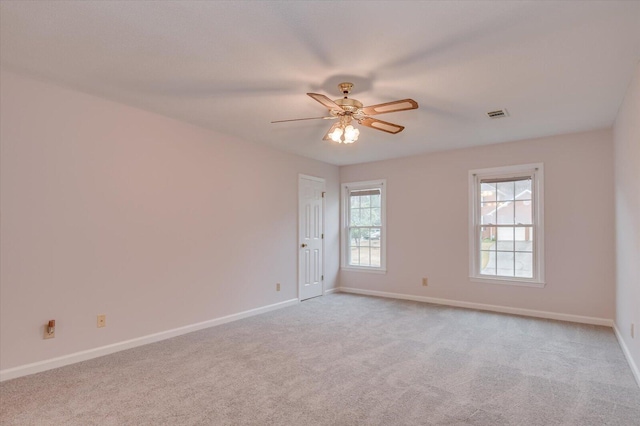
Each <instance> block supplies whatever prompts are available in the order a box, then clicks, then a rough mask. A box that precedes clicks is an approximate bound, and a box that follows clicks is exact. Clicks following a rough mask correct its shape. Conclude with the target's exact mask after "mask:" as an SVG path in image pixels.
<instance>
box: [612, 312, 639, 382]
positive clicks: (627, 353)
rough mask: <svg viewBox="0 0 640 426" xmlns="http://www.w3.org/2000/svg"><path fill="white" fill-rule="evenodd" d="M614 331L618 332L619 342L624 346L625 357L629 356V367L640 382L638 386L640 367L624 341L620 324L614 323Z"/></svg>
mask: <svg viewBox="0 0 640 426" xmlns="http://www.w3.org/2000/svg"><path fill="white" fill-rule="evenodd" d="M613 331H614V332H615V333H616V337H617V338H618V343H619V344H620V347H621V348H622V353H624V357H625V358H627V362H628V363H629V367H631V372H632V373H633V377H634V378H635V379H636V383H637V384H638V386H640V369H638V366H637V365H636V363H635V361H634V360H633V358H632V357H631V351H629V348H628V347H627V344H626V343H624V340H622V333H620V330H619V329H618V326H617V325H616V324H615V323H614V324H613Z"/></svg>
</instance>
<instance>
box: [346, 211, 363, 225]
mask: <svg viewBox="0 0 640 426" xmlns="http://www.w3.org/2000/svg"><path fill="white" fill-rule="evenodd" d="M360 211H361V209H351V215H350V217H349V219H350V223H349V225H350V226H360V224H361V223H362V220H361V219H360Z"/></svg>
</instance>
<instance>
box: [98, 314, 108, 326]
mask: <svg viewBox="0 0 640 426" xmlns="http://www.w3.org/2000/svg"><path fill="white" fill-rule="evenodd" d="M106 326H107V316H106V315H98V328H102V327H106Z"/></svg>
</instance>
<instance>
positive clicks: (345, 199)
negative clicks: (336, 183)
mask: <svg viewBox="0 0 640 426" xmlns="http://www.w3.org/2000/svg"><path fill="white" fill-rule="evenodd" d="M386 187H387V181H386V179H377V180H369V181H363V182H349V183H343V184H342V185H341V200H342V215H341V222H342V225H341V227H340V247H341V248H342V250H341V252H342V254H341V256H340V258H341V260H340V268H341V269H342V270H345V271H356V272H369V273H377V274H386V272H387V206H386V204H387V195H386ZM364 189H379V190H380V266H358V265H349V250H350V247H349V212H350V210H351V200H350V198H349V194H350V191H351V190H364Z"/></svg>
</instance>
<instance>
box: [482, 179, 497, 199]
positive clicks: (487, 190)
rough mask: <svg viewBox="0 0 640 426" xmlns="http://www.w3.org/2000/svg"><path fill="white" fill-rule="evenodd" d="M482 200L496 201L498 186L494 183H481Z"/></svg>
mask: <svg viewBox="0 0 640 426" xmlns="http://www.w3.org/2000/svg"><path fill="white" fill-rule="evenodd" d="M480 201H482V202H488V201H496V187H495V184H493V183H482V184H480Z"/></svg>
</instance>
